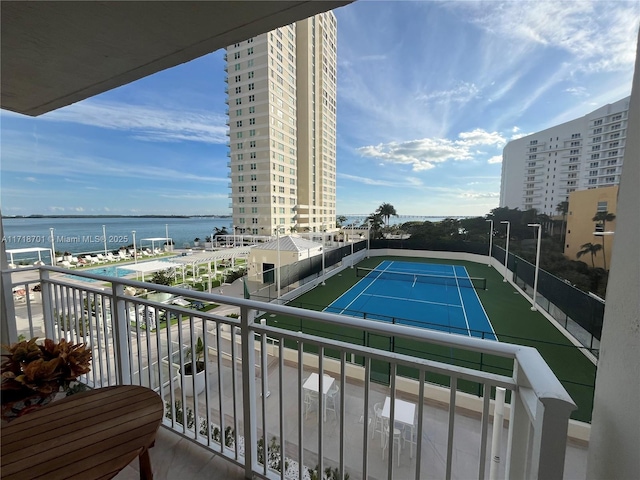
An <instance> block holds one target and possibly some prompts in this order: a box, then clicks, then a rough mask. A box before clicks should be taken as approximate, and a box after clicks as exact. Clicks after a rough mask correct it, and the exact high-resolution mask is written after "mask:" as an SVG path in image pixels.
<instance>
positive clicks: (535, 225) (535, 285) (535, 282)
mask: <svg viewBox="0 0 640 480" xmlns="http://www.w3.org/2000/svg"><path fill="white" fill-rule="evenodd" d="M529 226H530V227H533V228H537V229H538V246H537V247H536V273H535V276H534V279H533V298H532V299H531V310H534V311H535V310H537V308H536V295H537V294H538V271H539V270H540V241H541V240H542V225H540V224H539V223H530V224H529Z"/></svg>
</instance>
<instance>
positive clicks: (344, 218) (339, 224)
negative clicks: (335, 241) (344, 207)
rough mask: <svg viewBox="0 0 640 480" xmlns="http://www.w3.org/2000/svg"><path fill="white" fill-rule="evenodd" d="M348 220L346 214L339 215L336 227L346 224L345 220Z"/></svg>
mask: <svg viewBox="0 0 640 480" xmlns="http://www.w3.org/2000/svg"><path fill="white" fill-rule="evenodd" d="M346 221H347V217H345V216H344V215H338V216H337V217H336V227H338V228H340V227H341V226H342V225H344V222H346Z"/></svg>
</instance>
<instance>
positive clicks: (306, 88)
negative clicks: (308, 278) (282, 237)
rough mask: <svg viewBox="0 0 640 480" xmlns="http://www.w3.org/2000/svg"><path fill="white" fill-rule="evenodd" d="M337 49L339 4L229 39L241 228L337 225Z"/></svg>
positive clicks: (234, 195)
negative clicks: (246, 36)
mask: <svg viewBox="0 0 640 480" xmlns="http://www.w3.org/2000/svg"><path fill="white" fill-rule="evenodd" d="M336 49H337V24H336V19H335V15H334V14H333V13H332V12H327V13H322V14H320V15H316V16H313V17H311V18H308V19H305V20H301V21H298V22H296V23H293V24H289V25H286V26H284V27H280V28H277V29H275V30H272V31H270V32H268V33H264V34H261V35H258V36H256V37H252V38H249V39H248V40H246V41H243V42H238V43H235V44H233V45H230V46H228V47H227V49H226V61H227V66H226V69H227V78H226V80H227V93H228V97H227V103H228V106H229V108H228V121H227V124H228V126H229V131H228V135H229V156H230V162H229V168H230V172H229V176H230V179H231V181H230V183H229V188H230V193H229V196H230V198H231V208H232V211H233V223H234V226H235V227H236V228H237V229H238V231H239V232H240V233H243V234H252V235H264V234H272V233H273V232H274V231H275V230H276V229H279V230H280V232H283V233H288V232H292V231H300V232H305V231H320V230H322V229H331V228H332V227H334V226H335V216H336V214H335V212H336V210H335V209H336V181H335V179H336V98H337V96H336V68H337V56H336V54H337V50H336Z"/></svg>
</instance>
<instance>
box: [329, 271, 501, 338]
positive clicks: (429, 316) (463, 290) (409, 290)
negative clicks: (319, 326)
mask: <svg viewBox="0 0 640 480" xmlns="http://www.w3.org/2000/svg"><path fill="white" fill-rule="evenodd" d="M358 275H362V277H363V278H362V279H361V280H360V281H359V282H358V283H356V284H355V285H354V286H353V287H351V288H350V289H349V290H348V291H346V292H345V293H344V294H343V295H342V296H340V297H339V298H338V299H337V300H335V301H334V302H333V303H332V304H331V305H329V306H328V307H327V308H326V309H325V311H326V312H332V313H339V314H343V315H350V316H353V317H360V318H370V319H374V320H383V321H387V322H394V323H398V324H403V325H411V326H414V327H422V328H430V329H433V330H440V331H444V332H449V333H457V334H462V335H469V336H473V337H481V338H486V339H490V340H497V338H496V336H495V332H494V331H493V326H492V325H491V322H490V321H489V318H488V317H487V314H486V312H485V311H484V307H483V306H482V303H480V299H479V298H478V294H477V293H476V290H475V288H474V285H476V287H477V286H478V279H471V278H470V277H469V274H468V272H467V269H466V268H465V267H464V266H462V265H441V264H431V263H412V262H397V261H389V260H385V261H384V262H382V263H380V264H379V265H378V266H377V267H375V269H372V270H366V269H359V270H358Z"/></svg>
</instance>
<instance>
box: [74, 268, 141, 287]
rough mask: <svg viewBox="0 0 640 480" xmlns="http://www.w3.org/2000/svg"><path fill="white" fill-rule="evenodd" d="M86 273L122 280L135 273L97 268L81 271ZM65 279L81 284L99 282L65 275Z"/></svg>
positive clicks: (117, 269)
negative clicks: (71, 279) (78, 281)
mask: <svg viewBox="0 0 640 480" xmlns="http://www.w3.org/2000/svg"><path fill="white" fill-rule="evenodd" d="M83 272H86V273H92V274H94V275H104V276H106V277H117V278H122V277H126V276H127V275H131V274H132V273H136V272H135V270H128V269H126V268H123V267H115V266H111V267H98V268H90V269H88V270H83ZM65 277H66V278H73V279H75V280H81V281H83V282H89V283H95V282H99V280H95V279H93V278H86V277H80V276H78V275H65Z"/></svg>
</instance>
